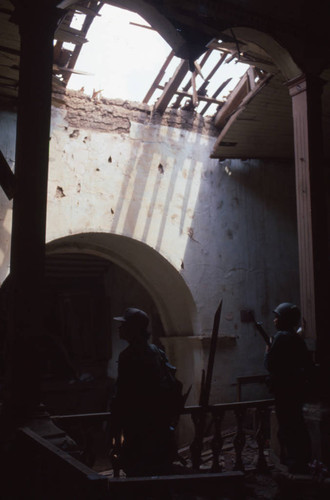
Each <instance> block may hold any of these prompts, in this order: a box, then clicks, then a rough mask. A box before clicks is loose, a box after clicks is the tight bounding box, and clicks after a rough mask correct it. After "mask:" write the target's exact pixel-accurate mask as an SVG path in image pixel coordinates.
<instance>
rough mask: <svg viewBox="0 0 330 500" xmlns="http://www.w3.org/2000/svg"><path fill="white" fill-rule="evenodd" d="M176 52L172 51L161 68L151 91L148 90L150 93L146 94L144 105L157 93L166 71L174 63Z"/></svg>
mask: <svg viewBox="0 0 330 500" xmlns="http://www.w3.org/2000/svg"><path fill="white" fill-rule="evenodd" d="M174 55H175V54H174V50H172V51H171V52H170V53H169V55H168V56H167V58H166V60H165V62H164V64H163V66H162V67H161V68H160V71H159V73H158V75H157V76H156V78H155V79H154V81H153V83H152V85H151V87H150V89H149V90H148V92H147V93H146V96H145V98H144V99H143V101H142V102H143V103H145V104H147V103H148V102H149V100H150V99H151V97H152V95H153V93H154V92H155V90H156V89H157V88H158V85H159V84H160V82H161V80H162V78H163V76H164V75H165V71H166V69H167V67H168V65H169V64H170V62H171V61H172V59H173V57H174Z"/></svg>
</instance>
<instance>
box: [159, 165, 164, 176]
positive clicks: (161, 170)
mask: <svg viewBox="0 0 330 500" xmlns="http://www.w3.org/2000/svg"><path fill="white" fill-rule="evenodd" d="M158 172H159V173H160V174H163V173H164V167H163V165H162V164H161V163H160V164H159V165H158Z"/></svg>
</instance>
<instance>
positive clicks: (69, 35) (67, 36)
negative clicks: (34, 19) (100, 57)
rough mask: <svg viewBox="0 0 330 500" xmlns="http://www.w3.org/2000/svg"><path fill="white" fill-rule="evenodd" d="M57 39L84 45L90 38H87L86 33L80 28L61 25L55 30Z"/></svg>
mask: <svg viewBox="0 0 330 500" xmlns="http://www.w3.org/2000/svg"><path fill="white" fill-rule="evenodd" d="M54 38H55V40H60V41H61V42H69V43H74V44H75V45H77V44H79V45H83V44H84V43H86V42H87V41H88V40H87V38H85V34H84V33H83V32H81V31H80V30H76V29H74V28H69V27H66V26H65V27H61V26H60V27H59V28H57V30H56V31H55V36H54Z"/></svg>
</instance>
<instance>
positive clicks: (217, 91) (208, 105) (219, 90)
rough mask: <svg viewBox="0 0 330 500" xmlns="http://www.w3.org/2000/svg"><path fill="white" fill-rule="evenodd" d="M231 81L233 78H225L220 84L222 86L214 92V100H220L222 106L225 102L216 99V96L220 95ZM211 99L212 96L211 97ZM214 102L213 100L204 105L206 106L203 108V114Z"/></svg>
mask: <svg viewBox="0 0 330 500" xmlns="http://www.w3.org/2000/svg"><path fill="white" fill-rule="evenodd" d="M230 81H231V78H227V80H225V81H224V82H222V84H221V85H220V87H219V88H218V89H217V90H216V91H215V92H214V94H213V95H212V98H211V99H212V100H215V102H218V103H219V104H220V105H221V106H222V105H223V104H224V102H223V101H219V100H216V98H217V97H218V95H219V94H220V92H222V91H223V89H224V88H225V87H226V86H227V85H228V83H229V82H230ZM209 99H210V98H209ZM211 104H212V103H211V102H207V104H206V105H205V106H204V108H203V109H202V110H201V115H203V114H204V113H205V112H206V111H207V110H208V108H209V107H210V105H211Z"/></svg>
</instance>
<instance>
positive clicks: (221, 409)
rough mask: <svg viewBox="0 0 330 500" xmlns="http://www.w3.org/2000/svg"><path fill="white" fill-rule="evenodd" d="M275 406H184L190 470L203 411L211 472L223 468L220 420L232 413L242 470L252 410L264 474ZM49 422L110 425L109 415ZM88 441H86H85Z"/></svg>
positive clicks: (196, 464) (65, 417)
mask: <svg viewBox="0 0 330 500" xmlns="http://www.w3.org/2000/svg"><path fill="white" fill-rule="evenodd" d="M273 405H274V400H273V399H265V400H256V401H241V402H234V403H223V404H216V405H209V406H208V407H207V408H205V409H203V408H202V407H201V406H187V407H185V408H184V410H183V411H182V414H183V415H191V418H192V421H193V425H194V428H195V436H194V439H193V442H192V443H191V446H190V453H191V462H192V464H193V470H194V471H195V472H197V471H198V470H199V457H197V456H195V453H196V449H195V444H196V439H197V437H198V436H197V432H198V423H199V419H200V417H201V414H202V412H203V411H205V412H206V413H207V415H208V418H209V419H211V420H212V423H213V429H214V432H213V437H212V438H211V450H212V466H211V472H213V473H216V472H221V471H222V467H221V465H220V455H221V452H222V447H223V442H224V440H223V429H222V425H223V420H224V418H225V416H227V417H228V414H230V413H231V414H232V415H233V416H234V420H235V424H236V425H235V426H236V431H235V436H234V438H233V446H234V449H235V463H234V470H236V471H244V464H243V459H242V454H243V450H244V446H245V443H246V430H245V429H246V426H245V420H246V415H247V412H248V410H250V409H253V410H254V412H255V420H256V422H257V428H256V429H255V439H256V442H257V448H258V449H257V453H258V456H257V461H256V468H257V470H259V471H264V470H266V469H267V463H266V459H265V454H264V450H265V443H266V439H267V434H266V430H267V429H268V428H269V418H270V411H271V408H272V406H273ZM52 419H53V420H54V421H55V422H56V423H57V424H58V425H60V426H63V427H64V428H65V427H66V423H71V424H74V423H82V422H85V423H89V424H94V423H95V424H96V423H98V422H102V421H104V420H107V421H108V422H109V425H111V413H110V412H103V413H87V414H79V415H60V416H53V417H52ZM86 442H88V439H87V440H86Z"/></svg>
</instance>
